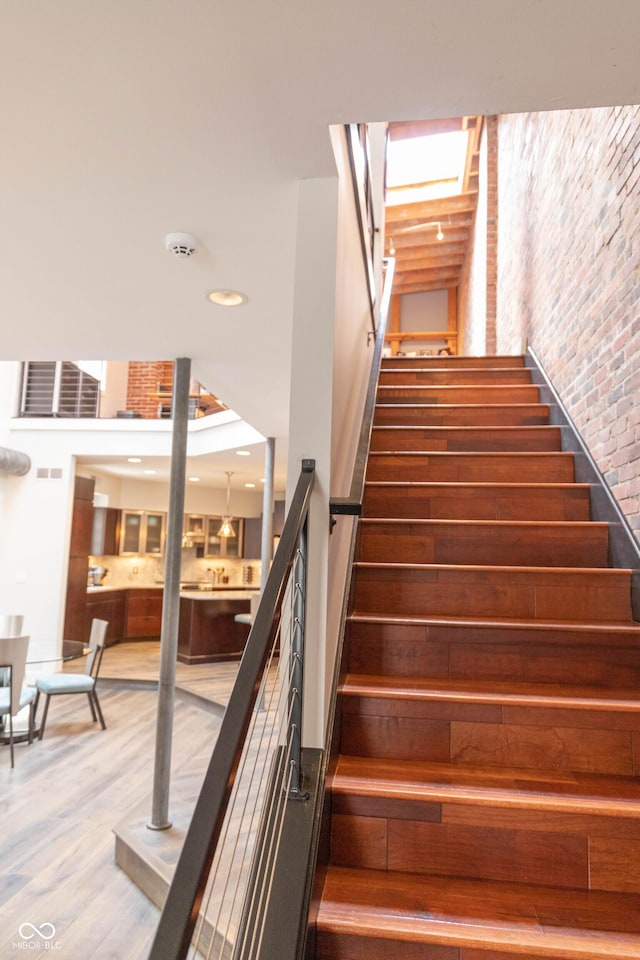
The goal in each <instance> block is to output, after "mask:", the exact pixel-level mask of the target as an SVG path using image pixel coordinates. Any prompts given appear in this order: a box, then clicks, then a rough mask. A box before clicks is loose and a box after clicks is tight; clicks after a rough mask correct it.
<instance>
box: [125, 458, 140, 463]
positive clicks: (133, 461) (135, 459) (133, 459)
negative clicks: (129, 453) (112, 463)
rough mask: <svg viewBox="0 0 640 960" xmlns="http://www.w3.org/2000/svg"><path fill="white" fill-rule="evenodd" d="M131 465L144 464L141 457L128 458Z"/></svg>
mask: <svg viewBox="0 0 640 960" xmlns="http://www.w3.org/2000/svg"><path fill="white" fill-rule="evenodd" d="M127 460H128V462H129V463H142V458H141V457H127Z"/></svg>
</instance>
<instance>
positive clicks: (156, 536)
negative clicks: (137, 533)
mask: <svg viewBox="0 0 640 960" xmlns="http://www.w3.org/2000/svg"><path fill="white" fill-rule="evenodd" d="M144 519H145V542H144V552H145V553H156V554H158V553H164V513H145V515H144Z"/></svg>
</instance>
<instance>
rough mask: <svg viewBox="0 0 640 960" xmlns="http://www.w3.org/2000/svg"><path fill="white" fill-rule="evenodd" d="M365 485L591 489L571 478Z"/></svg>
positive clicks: (375, 482)
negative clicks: (529, 480)
mask: <svg viewBox="0 0 640 960" xmlns="http://www.w3.org/2000/svg"><path fill="white" fill-rule="evenodd" d="M365 486H367V487H418V488H421V487H454V488H458V487H472V488H473V489H474V490H475V489H476V488H477V487H482V488H484V487H490V488H493V487H499V488H500V489H503V488H506V489H513V488H515V489H520V488H523V489H530V488H532V487H533V488H535V489H538V488H540V489H543V490H547V489H553V488H558V489H562V490H564V489H569V490H576V489H577V490H581V491H589V490H590V489H591V484H590V483H584V482H578V481H575V482H574V481H571V480H550V481H549V482H544V481H533V482H531V483H526V482H518V481H514V482H511V481H508V480H495V481H494V480H367V481H366V484H365Z"/></svg>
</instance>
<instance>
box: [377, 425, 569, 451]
mask: <svg viewBox="0 0 640 960" xmlns="http://www.w3.org/2000/svg"><path fill="white" fill-rule="evenodd" d="M371 449H372V450H423V451H425V452H426V451H430V450H442V451H448V452H450V453H466V452H469V451H478V452H481V451H485V452H503V451H510V452H513V453H517V452H523V453H528V452H541V451H547V452H549V451H558V450H560V431H559V430H558V429H557V427H535V428H531V427H513V428H505V429H501V430H496V429H495V428H491V427H489V428H484V429H483V428H476V429H473V428H469V429H465V428H464V427H457V428H437V427H431V428H430V427H401V428H394V427H374V429H373V431H372V433H371Z"/></svg>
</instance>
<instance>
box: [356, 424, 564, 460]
mask: <svg viewBox="0 0 640 960" xmlns="http://www.w3.org/2000/svg"><path fill="white" fill-rule="evenodd" d="M393 429H396V428H395V427H394V428H393ZM381 456H382V457H388V456H402V457H469V458H471V457H476V458H477V457H479V456H482V457H487V458H489V459H492V460H495V459H497V458H498V457H512V458H514V459H515V460H517V459H518V458H519V459H521V460H523V459H525V458H528V457H535V458H536V459H542V458H543V457H550V458H551V459H552V460H553V459H555V460H560V459H569V458H573V453H570V452H569V451H566V450H481V451H478V450H372V451H371V452H370V454H369V457H370V458H371V457H381Z"/></svg>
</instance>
